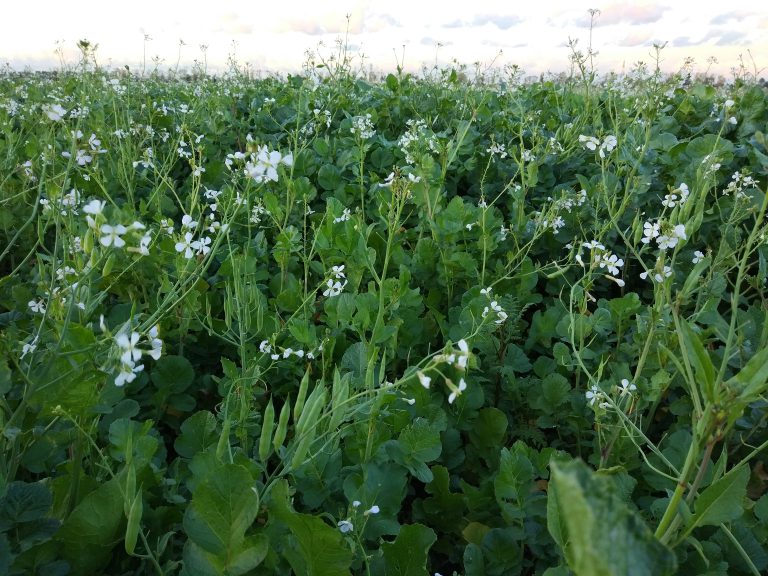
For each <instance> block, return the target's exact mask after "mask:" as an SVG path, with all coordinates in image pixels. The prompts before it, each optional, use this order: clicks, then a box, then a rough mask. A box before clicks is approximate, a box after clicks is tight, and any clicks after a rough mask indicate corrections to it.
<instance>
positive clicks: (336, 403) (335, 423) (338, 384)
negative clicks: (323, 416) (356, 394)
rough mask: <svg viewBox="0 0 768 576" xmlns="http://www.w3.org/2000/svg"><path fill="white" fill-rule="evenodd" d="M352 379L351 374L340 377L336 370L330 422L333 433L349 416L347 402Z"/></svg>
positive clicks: (329, 425)
mask: <svg viewBox="0 0 768 576" xmlns="http://www.w3.org/2000/svg"><path fill="white" fill-rule="evenodd" d="M351 377H352V375H351V374H350V373H347V374H344V377H341V376H339V371H338V370H336V371H335V372H334V374H333V388H332V389H331V418H330V421H329V422H328V431H329V432H331V433H333V432H335V431H336V429H337V428H338V427H339V425H340V424H341V423H342V422H343V421H344V418H345V416H346V415H347V407H346V402H347V400H348V399H349V380H350V378H351Z"/></svg>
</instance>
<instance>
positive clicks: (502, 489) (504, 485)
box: [493, 441, 534, 525]
mask: <svg viewBox="0 0 768 576" xmlns="http://www.w3.org/2000/svg"><path fill="white" fill-rule="evenodd" d="M533 480H534V478H533V464H531V461H530V460H529V459H528V456H527V455H526V454H525V444H524V443H523V442H520V441H518V442H515V445H514V446H513V447H512V450H508V449H507V448H502V449H501V463H500V465H499V473H498V474H497V475H496V478H495V479H494V480H493V489H494V494H495V496H496V502H498V504H499V508H501V514H502V516H503V517H504V521H505V522H507V524H510V525H512V524H515V523H516V522H520V521H522V520H523V519H524V518H525V514H524V511H523V506H524V503H525V500H526V497H527V496H528V494H530V492H531V486H532V484H533Z"/></svg>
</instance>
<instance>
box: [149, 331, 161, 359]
mask: <svg viewBox="0 0 768 576" xmlns="http://www.w3.org/2000/svg"><path fill="white" fill-rule="evenodd" d="M159 334H160V327H159V326H158V325H157V324H156V325H154V326H153V327H152V328H150V330H149V345H150V346H151V347H152V348H151V349H150V350H148V351H147V354H149V355H150V356H151V357H152V358H153V359H155V360H159V359H160V356H161V354H162V353H163V341H162V340H161V339H160V338H158V335H159Z"/></svg>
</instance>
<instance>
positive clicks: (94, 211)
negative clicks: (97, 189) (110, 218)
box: [83, 200, 106, 216]
mask: <svg viewBox="0 0 768 576" xmlns="http://www.w3.org/2000/svg"><path fill="white" fill-rule="evenodd" d="M105 204H106V202H105V201H104V200H91V201H90V202H88V204H86V205H85V206H83V212H85V213H86V214H90V215H92V216H98V215H99V214H101V212H102V211H103V210H104V205H105Z"/></svg>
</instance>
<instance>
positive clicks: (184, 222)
mask: <svg viewBox="0 0 768 576" xmlns="http://www.w3.org/2000/svg"><path fill="white" fill-rule="evenodd" d="M195 226H197V222H196V221H195V220H192V216H190V215H189V214H184V216H182V218H181V227H182V228H189V229H190V230H192V229H194V228H195Z"/></svg>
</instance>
